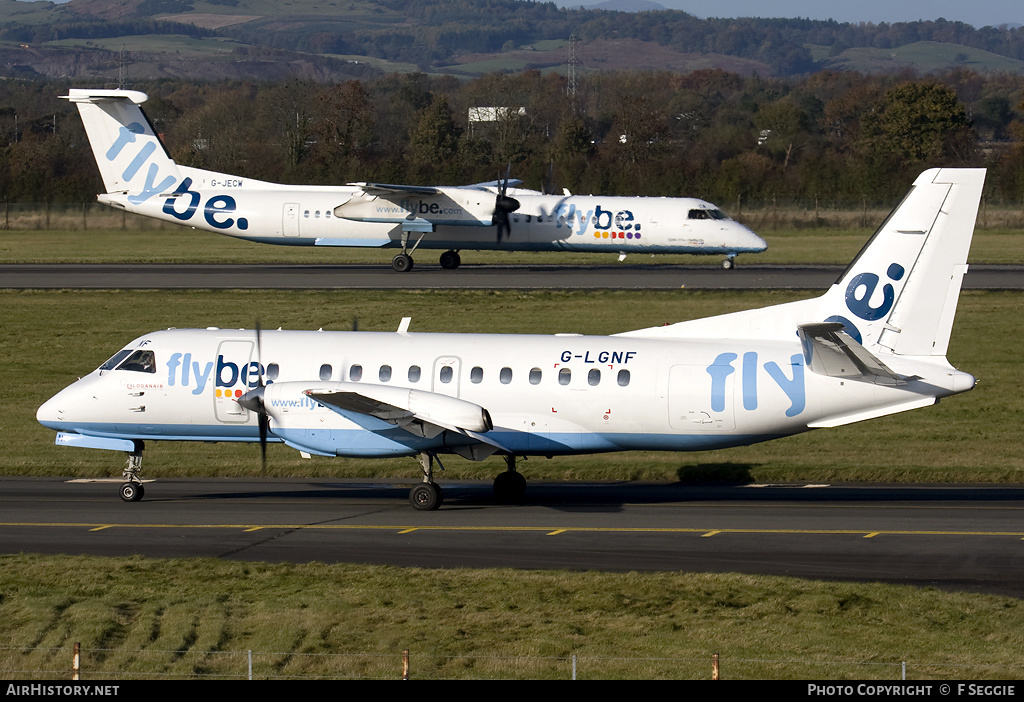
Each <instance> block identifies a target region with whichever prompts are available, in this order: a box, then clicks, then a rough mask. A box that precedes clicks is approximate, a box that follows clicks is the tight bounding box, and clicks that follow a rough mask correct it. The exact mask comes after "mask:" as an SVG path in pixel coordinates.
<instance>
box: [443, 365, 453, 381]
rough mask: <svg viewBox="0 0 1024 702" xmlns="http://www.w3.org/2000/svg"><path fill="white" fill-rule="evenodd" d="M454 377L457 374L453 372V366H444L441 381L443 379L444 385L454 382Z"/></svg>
mask: <svg viewBox="0 0 1024 702" xmlns="http://www.w3.org/2000/svg"><path fill="white" fill-rule="evenodd" d="M454 375H455V372H454V371H453V370H452V367H451V366H442V367H441V375H440V379H441V382H442V383H450V382H452V377H453V376H454Z"/></svg>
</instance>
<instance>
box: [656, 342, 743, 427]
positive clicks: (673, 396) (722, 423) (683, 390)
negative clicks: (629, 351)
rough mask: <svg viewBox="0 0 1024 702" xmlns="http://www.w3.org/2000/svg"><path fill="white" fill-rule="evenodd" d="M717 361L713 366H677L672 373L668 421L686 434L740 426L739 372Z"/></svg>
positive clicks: (671, 369)
mask: <svg viewBox="0 0 1024 702" xmlns="http://www.w3.org/2000/svg"><path fill="white" fill-rule="evenodd" d="M730 371H731V366H729V365H726V364H724V363H719V362H718V361H717V360H716V362H715V363H714V364H712V365H711V366H702V365H700V366H698V365H675V366H672V367H671V368H670V369H669V376H668V422H669V426H671V427H672V428H673V429H678V430H680V431H684V432H686V433H692V432H719V431H731V430H733V429H735V428H736V411H735V407H736V403H735V402H734V398H735V388H736V380H735V376H736V374H735V373H734V372H730Z"/></svg>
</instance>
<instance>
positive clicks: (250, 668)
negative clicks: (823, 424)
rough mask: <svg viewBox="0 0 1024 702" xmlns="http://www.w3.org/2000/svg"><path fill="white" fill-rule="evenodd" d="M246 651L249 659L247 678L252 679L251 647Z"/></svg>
mask: <svg viewBox="0 0 1024 702" xmlns="http://www.w3.org/2000/svg"><path fill="white" fill-rule="evenodd" d="M247 653H248V656H247V658H248V659H249V679H250V680H252V649H251V648H250V649H249V650H248V652H247Z"/></svg>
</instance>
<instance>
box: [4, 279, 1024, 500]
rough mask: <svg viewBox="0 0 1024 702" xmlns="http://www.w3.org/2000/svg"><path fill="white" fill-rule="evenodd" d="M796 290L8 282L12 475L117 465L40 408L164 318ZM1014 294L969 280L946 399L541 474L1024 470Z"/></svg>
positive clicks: (435, 314)
mask: <svg viewBox="0 0 1024 702" xmlns="http://www.w3.org/2000/svg"><path fill="white" fill-rule="evenodd" d="M810 295H811V293H806V292H804V293H800V292H796V291H785V292H780V291H751V292H736V291H731V292H718V291H703V292H702V291H685V290H680V291H658V292H643V291H641V292H637V291H621V292H619V291H570V292H556V291H551V292H518V291H499V292H485V291H399V292H388V291H365V292H364V291H289V292H282V291H202V290H199V291H175V292H154V291H81V290H78V291H72V290H69V291H49V292H44V291H10V290H8V291H0V305H2V308H3V310H4V313H3V314H4V319H5V324H3V325H2V326H0V354H2V357H3V358H4V366H5V371H6V372H5V376H6V379H5V400H6V402H5V404H6V408H5V412H3V413H0V472H3V473H7V474H16V475H89V476H100V475H118V474H119V473H120V470H121V464H122V458H121V456H119V455H118V454H115V453H111V452H107V451H92V450H79V449H71V448H64V447H56V446H54V445H53V433H52V432H51V431H50V430H48V429H45V428H43V427H42V426H40V425H39V424H37V423H36V421H35V410H36V408H37V407H38V406H39V405H40V404H41V403H42V402H43V401H45V400H46V399H47V398H48V397H50V396H51V395H53V394H54V393H56V392H57V391H58V390H60V389H61V388H63V387H65V386H66V385H68V384H69V383H70V382H72V381H73V380H74V379H75V378H77V377H80V376H82V375H85V374H87V373H89V372H90V371H92V370H93V369H94V368H96V367H97V366H98V365H99V364H100V363H102V362H103V361H104V360H106V359H107V358H108V357H109V356H111V355H112V354H113V353H114V352H115V351H117V350H118V349H119V348H121V347H122V346H123V345H124V344H125V343H127V342H128V341H130V340H131V339H133V338H135V337H137V336H140V335H142V334H145V333H147V332H150V331H154V330H157V329H164V328H168V327H178V328H185V327H200V328H202V327H207V326H219V327H224V328H243V327H244V328H252V327H253V326H254V324H255V321H256V320H257V319H259V320H260V322H261V324H262V325H263V326H264V327H266V328H277V327H279V326H280V327H284V328H291V329H318V328H323V329H326V330H347V329H351V327H352V323H353V320H354V319H358V325H359V328H360V329H361V330H365V331H379V330H392V329H395V328H397V325H398V322H399V320H400V319H401V318H402V317H403V316H411V317H412V319H413V321H412V327H411V328H412V330H413V331H414V332H415V331H453V332H512V333H515V332H539V333H544V334H548V333H556V332H581V333H587V334H609V333H615V332H620V331H626V330H629V329H637V328H642V327H647V326H658V325H661V324H663V323H666V322H675V321H680V320H683V319H691V318H695V317H704V316H708V315H711V314H717V313H722V312H728V311H734V310H738V309H747V308H753V307H759V306H763V305H766V304H775V303H780V302H786V301H790V300H793V299H799V298H801V297H808V296H810ZM1022 302H1024V295H1022V294H1020V293H1015V292H965V293H964V294H963V296H962V298H961V304H960V308H959V314H958V321H957V325H956V327H955V329H954V334H953V340H952V344H951V348H950V353H949V357H950V360H951V361H952V362H953V363H954V364H955V365H957V366H958V367H960V368H962V369H964V370H967V371H969V372H971V373H973V374H974V375H976V376H977V377H978V378H979V380H980V382H979V385H978V387H977V388H975V389H974V390H973V391H971V392H969V393H966V394H963V395H958V396H956V397H952V398H949V399H947V400H945V401H943V402H942V403H940V404H939V405H938V406H935V407H930V408H926V409H922V410H916V411H914V412H909V413H904V414H900V415H896V416H892V417H885V418H881V419H878V420H874V421H871V422H863V423H860V424H854V425H850V426H847V427H840V428H838V429H832V430H819V431H815V432H811V433H808V434H804V435H801V436H795V437H790V438H787V439H782V440H779V441H774V442H769V443H766V444H759V445H755V446H750V447H740V448H734V449H728V450H721V451H709V452H701V453H692V454H679V453H655V452H634V453H619V454H608V455H598V456H578V457H560V458H557V459H552V460H544V459H532V460H530V461H528V462H526V463H525V464H523V469H524V470H525V472H526V474H527V476H528V477H530V478H532V479H538V478H547V479H565V480H575V479H591V480H594V479H608V480H619V479H645V480H720V479H728V480H756V481H781V480H807V481H815V482H818V481H822V482H836V481H890V480H891V481H904V482H954V483H955V482H1024V455H1022V454H1021V452H1020V450H1019V448H1020V439H1019V432H1018V426H1019V417H1020V416H1021V410H1022V405H1024V399H1022V398H1021V396H1020V393H1019V387H1020V383H1019V361H1020V359H1019V353H1018V352H1017V351H1016V347H1015V346H1014V345H1013V344H1012V343H1009V341H1008V340H1009V339H1014V338H1017V337H1018V336H1019V335H1020V334H1021V332H1022V331H1024V329H1022V326H1024V321H1022V318H1021V315H1020V314H1019V309H1020V307H1021V304H1022ZM270 449H271V451H270V465H269V468H268V474H270V475H275V476H332V475H335V476H336V475H341V476H350V477H371V476H400V477H412V476H414V475H416V470H417V469H416V468H415V464H414V463H413V462H412V461H411V460H410V459H396V460H357V459H352V460H349V459H326V458H314V459H311V460H303V459H301V458H300V457H299V456H298V454H297V453H296V452H295V451H293V450H291V449H288V448H286V447H284V446H271V447H270ZM259 466H260V462H259V458H258V449H257V448H256V447H253V446H238V445H234V444H223V445H207V444H186V443H161V442H151V443H149V444H148V447H147V456H146V466H145V469H146V470H145V472H146V474H147V475H148V476H149V477H159V476H161V475H168V476H170V475H175V476H200V475H216V476H243V475H255V474H258V471H259ZM445 467H446V471H445V474H444V478H452V479H454V478H459V477H468V478H489V477H491V476H492V475H493V474H496V473H497V472H500V470H501V469H502V464H501V461H500V460H499V459H497V458H492V459H490V460H488V461H485V462H483V463H475V462H470V461H463V460H461V459H452V460H449V461H447V462H446V465H445Z"/></svg>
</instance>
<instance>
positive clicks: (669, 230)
mask: <svg viewBox="0 0 1024 702" xmlns="http://www.w3.org/2000/svg"><path fill="white" fill-rule="evenodd" d="M63 97H64V98H65V99H67V100H70V101H71V102H73V103H76V104H77V105H78V111H79V113H80V114H81V116H82V121H83V123H84V124H85V131H86V133H87V134H88V136H89V142H90V144H91V145H92V150H93V155H94V156H95V157H96V164H97V165H98V166H99V170H100V175H101V176H102V178H103V185H104V187H105V188H106V191H107V192H106V193H104V194H101V195H99V196H98V199H99V201H100V202H102V203H103V204H105V205H110V206H111V207H116V208H119V209H123V210H127V211H129V212H134V213H135V214H140V215H144V216H146V217H153V218H155V219H161V220H164V221H166V222H172V223H175V224H183V225H186V226H191V227H193V228H198V229H205V230H207V231H211V232H215V233H218V234H226V235H228V236H233V237H237V238H239V239H248V240H249V241H257V242H262V243H266V244H285V245H290V246H353V247H377V248H390V249H394V248H400V249H401V253H399V254H397V255H396V256H395V257H394V259H393V260H392V262H391V265H392V266H393V267H394V269H395V270H396V271H408V270H411V269H412V266H413V259H412V254H413V252H414V251H415V250H416V249H417V248H424V249H442V250H444V253H442V254H441V259H440V263H441V266H442V267H443V268H458V266H459V264H460V262H461V258H460V256H459V251H460V250H462V249H472V250H481V249H492V250H494V249H500V250H504V251H591V252H606V253H617V254H619V257H620V260H621V258H623V257H624V256H625V255H626V254H629V253H644V254H711V255H724V256H725V257H726V258H725V259H724V262H723V264H722V266H723V267H724V268H732V267H733V265H734V259H735V257H736V255H737V254H741V253H757V252H759V251H764V250H765V248H766V247H767V245H766V244H765V242H764V240H763V239H761V238H760V237H759V236H757V235H756V234H754V232H752V231H750V230H749V229H747V228H746V227H744V226H743V225H742V224H739V223H738V222H735V221H733V220H732V219H730V218H729V217H727V216H726V215H725V214H723V213H722V211H721V210H719V209H718V208H717V207H715V206H714V205H712V204H710V203H707V202H704V201H703V200H697V199H693V198H655V197H595V196H579V195H570V194H568V192H566V194H564V195H545V194H543V193H540V192H537V191H536V190H525V189H516V188H512V189H510V188H509V185H510V184H518V183H519V181H509V179H508V178H507V176H506V178H505V179H504V180H500V181H494V182H491V183H479V184H477V185H470V186H463V187H457V186H453V187H419V186H412V185H386V184H383V183H350V184H348V185H345V186H305V185H278V184H276V183H267V182H262V181H259V180H254V179H251V178H242V177H240V176H234V175H225V174H223V173H214V172H211V171H204V170H200V169H198V168H189V167H188V166H181V165H178V164H176V163H175V162H174V161H173V160H172V159H171V157H170V156H169V155H168V153H167V151H166V150H165V149H164V146H163V144H162V143H161V141H160V139H159V137H158V136H157V135H156V134H155V133H154V131H153V128H152V126H151V125H150V123H149V121H148V120H147V119H146V117H145V115H144V114H143V113H142V108H141V107H140V105H141V104H142V103H143V102H145V101H146V99H147V96H146V94H145V93H141V92H138V91H134V90H93V89H81V88H77V89H72V90H71V91H70V92H69V94H68V95H65V96H63Z"/></svg>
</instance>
